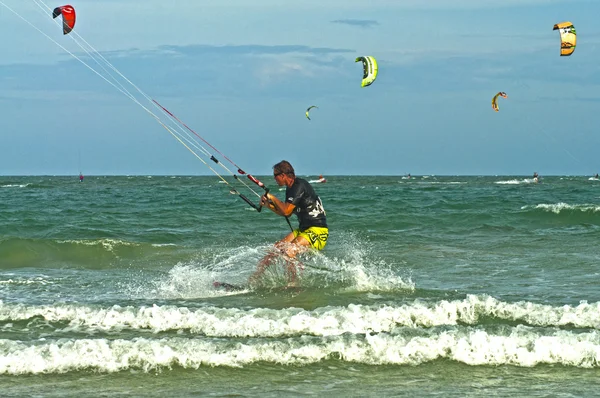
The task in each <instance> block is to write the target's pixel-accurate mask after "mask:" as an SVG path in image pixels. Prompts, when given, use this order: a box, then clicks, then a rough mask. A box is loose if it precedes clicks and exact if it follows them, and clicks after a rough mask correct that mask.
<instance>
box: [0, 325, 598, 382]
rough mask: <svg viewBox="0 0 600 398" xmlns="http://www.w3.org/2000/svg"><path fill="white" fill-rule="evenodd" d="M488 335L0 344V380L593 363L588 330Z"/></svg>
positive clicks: (594, 344) (467, 331) (593, 335)
mask: <svg viewBox="0 0 600 398" xmlns="http://www.w3.org/2000/svg"><path fill="white" fill-rule="evenodd" d="M506 329H507V330H506V331H505V332H504V333H500V334H493V333H491V332H488V331H484V330H475V329H472V328H469V327H466V328H465V327H460V328H456V329H453V330H446V329H439V330H427V331H425V332H423V333H418V334H416V335H415V333H412V332H409V333H400V334H387V333H378V334H373V333H367V334H354V335H350V334H346V335H343V336H332V337H312V336H300V337H294V338H287V339H283V340H269V339H267V340H265V339H262V338H261V339H249V340H246V341H238V340H235V341H230V340H223V339H212V338H208V339H207V338H183V337H172V338H159V339H152V338H142V337H136V338H133V339H132V340H124V339H115V340H109V339H104V338H98V339H79V340H72V339H59V340H54V341H52V340H45V339H40V340H37V341H32V342H29V341H28V342H21V341H14V340H0V353H2V355H1V356H0V374H12V375H18V374H30V373H33V374H39V373H64V372H70V371H80V370H96V371H101V372H117V371H123V370H133V369H141V370H143V371H146V372H148V371H151V370H155V369H161V368H172V367H174V366H178V367H179V366H180V367H183V368H186V369H198V368H200V367H202V366H228V367H240V366H244V365H249V364H252V363H257V362H267V363H274V364H283V365H306V364H311V363H317V362H320V361H323V360H326V359H337V360H339V361H343V362H353V363H362V364H370V365H413V366H414V365H419V364H422V363H426V362H431V361H434V360H438V359H449V360H454V361H457V362H461V363H465V364H468V365H488V366H489V365H492V366H497V365H514V366H524V367H531V366H535V365H538V364H541V363H546V364H559V365H565V366H576V367H583V368H591V367H598V366H599V365H600V360H599V358H600V342H599V340H600V339H599V335H598V333H597V332H596V331H593V332H590V333H573V332H569V331H554V332H552V331H550V332H548V333H542V332H540V331H536V330H532V329H530V328H526V327H522V326H518V327H513V328H506Z"/></svg>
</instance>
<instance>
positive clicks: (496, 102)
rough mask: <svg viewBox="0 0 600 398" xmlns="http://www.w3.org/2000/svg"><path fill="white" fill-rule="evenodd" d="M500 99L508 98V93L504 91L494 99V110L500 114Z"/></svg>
mask: <svg viewBox="0 0 600 398" xmlns="http://www.w3.org/2000/svg"><path fill="white" fill-rule="evenodd" d="M498 97H502V98H508V95H506V93H505V92H504V91H500V92H499V93H498V94H496V95H494V98H492V109H493V110H495V111H496V112H498V110H499V108H498Z"/></svg>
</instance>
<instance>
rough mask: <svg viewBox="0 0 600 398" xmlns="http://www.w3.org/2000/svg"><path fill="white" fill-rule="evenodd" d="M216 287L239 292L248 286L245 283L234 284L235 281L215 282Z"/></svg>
mask: <svg viewBox="0 0 600 398" xmlns="http://www.w3.org/2000/svg"><path fill="white" fill-rule="evenodd" d="M213 286H214V288H215V289H220V290H225V291H226V292H237V291H240V290H246V289H247V288H248V287H247V286H243V285H234V284H233V283H226V282H217V281H215V282H213Z"/></svg>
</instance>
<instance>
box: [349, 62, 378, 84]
mask: <svg viewBox="0 0 600 398" xmlns="http://www.w3.org/2000/svg"><path fill="white" fill-rule="evenodd" d="M358 61H362V63H363V79H362V83H361V84H360V85H361V87H367V86H370V85H371V84H373V82H374V81H375V79H376V78H377V61H376V60H375V58H373V57H371V56H368V57H358V58H356V60H355V61H354V62H358Z"/></svg>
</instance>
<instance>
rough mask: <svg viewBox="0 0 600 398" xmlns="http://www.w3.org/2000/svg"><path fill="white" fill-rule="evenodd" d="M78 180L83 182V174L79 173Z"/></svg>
mask: <svg viewBox="0 0 600 398" xmlns="http://www.w3.org/2000/svg"><path fill="white" fill-rule="evenodd" d="M79 182H83V174H81V173H79Z"/></svg>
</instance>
